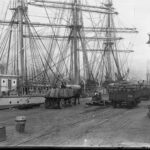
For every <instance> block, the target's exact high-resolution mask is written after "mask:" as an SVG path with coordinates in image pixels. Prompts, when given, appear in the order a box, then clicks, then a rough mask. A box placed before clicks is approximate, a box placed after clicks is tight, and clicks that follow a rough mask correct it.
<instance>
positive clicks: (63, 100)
mask: <svg viewBox="0 0 150 150" xmlns="http://www.w3.org/2000/svg"><path fill="white" fill-rule="evenodd" d="M80 94H81V87H80V86H73V85H72V86H71V85H70V86H66V87H65V88H52V89H50V90H49V91H48V93H47V95H46V96H45V108H60V109H61V108H63V107H65V106H66V105H71V106H72V105H76V101H77V100H78V103H79V98H80Z"/></svg>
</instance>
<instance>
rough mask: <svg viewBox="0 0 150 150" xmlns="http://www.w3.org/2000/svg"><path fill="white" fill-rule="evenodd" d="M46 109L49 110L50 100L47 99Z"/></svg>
mask: <svg viewBox="0 0 150 150" xmlns="http://www.w3.org/2000/svg"><path fill="white" fill-rule="evenodd" d="M45 108H46V109H48V108H49V100H48V99H45Z"/></svg>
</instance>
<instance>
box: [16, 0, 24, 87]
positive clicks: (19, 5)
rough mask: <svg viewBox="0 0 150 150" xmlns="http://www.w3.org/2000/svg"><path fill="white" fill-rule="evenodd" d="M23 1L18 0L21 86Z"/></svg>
mask: <svg viewBox="0 0 150 150" xmlns="http://www.w3.org/2000/svg"><path fill="white" fill-rule="evenodd" d="M23 3H24V2H23V0H18V7H17V10H18V16H19V17H18V18H19V19H18V22H19V51H20V64H21V74H20V75H21V82H22V83H21V84H23V83H24V73H25V72H24V46H23V11H24V9H25V8H24V4H23Z"/></svg>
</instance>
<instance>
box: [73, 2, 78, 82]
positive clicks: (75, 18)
mask: <svg viewBox="0 0 150 150" xmlns="http://www.w3.org/2000/svg"><path fill="white" fill-rule="evenodd" d="M77 4H78V2H77V0H74V2H73V6H72V12H73V38H72V41H73V42H72V44H73V46H72V47H73V53H74V84H79V69H78V62H77V60H78V52H77V49H78V39H77V32H78V29H79V18H78V17H79V11H78V7H77Z"/></svg>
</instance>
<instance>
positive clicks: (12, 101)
mask: <svg viewBox="0 0 150 150" xmlns="http://www.w3.org/2000/svg"><path fill="white" fill-rule="evenodd" d="M44 101H45V98H44V96H43V97H42V96H16V97H0V109H7V108H11V107H17V106H32V105H40V104H43V103H44Z"/></svg>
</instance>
